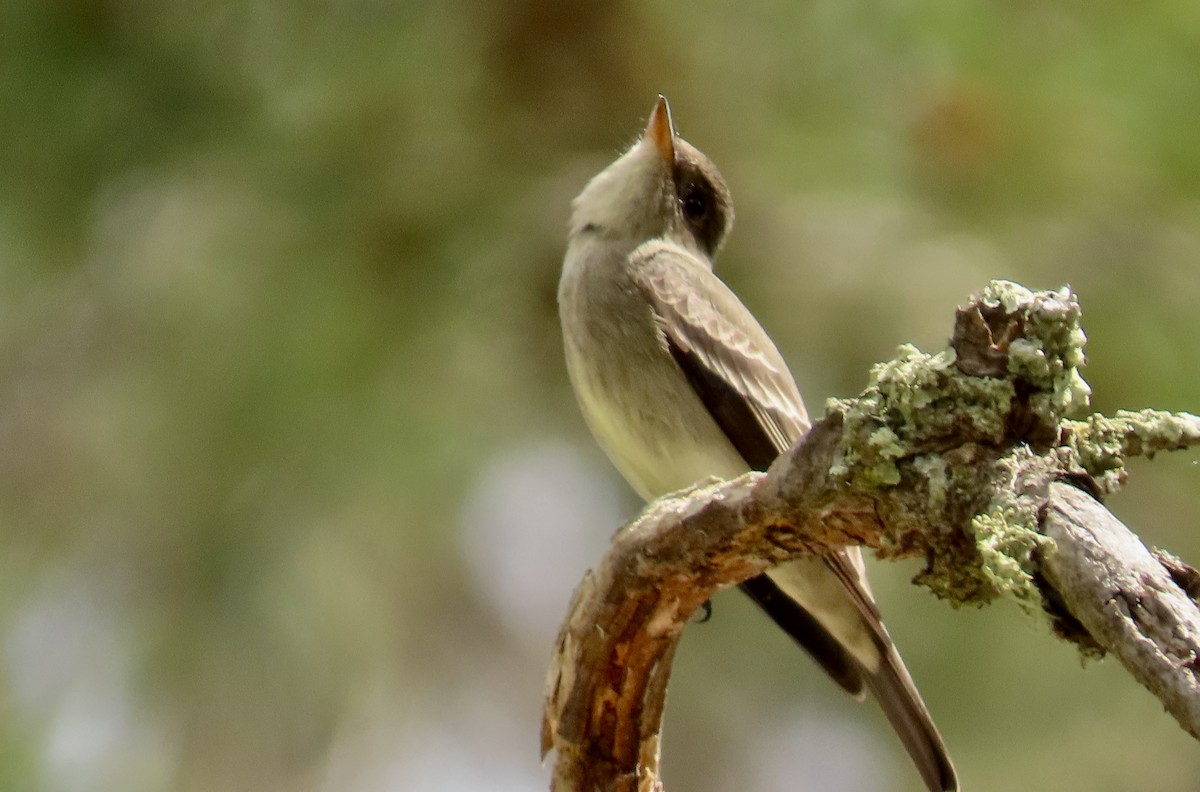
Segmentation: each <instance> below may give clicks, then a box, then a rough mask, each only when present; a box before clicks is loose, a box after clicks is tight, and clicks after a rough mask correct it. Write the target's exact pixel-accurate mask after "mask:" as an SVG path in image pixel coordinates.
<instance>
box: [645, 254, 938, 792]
mask: <svg viewBox="0 0 1200 792" xmlns="http://www.w3.org/2000/svg"><path fill="white" fill-rule="evenodd" d="M629 264H630V271H631V273H632V277H633V281H634V284H635V286H636V287H637V288H638V289H639V290H640V291H641V292H642V294H643V296H644V297H645V298H646V300H647V301H648V302H649V304H650V306H651V308H652V310H653V311H654V314H655V317H656V319H657V322H658V326H659V330H660V332H661V334H662V342H663V344H664V345H665V346H666V348H667V350H668V351H669V352H670V354H671V356H672V357H673V358H674V360H675V362H676V363H677V364H678V365H679V368H680V370H681V371H682V372H683V374H684V376H685V377H686V378H687V380H688V382H689V383H690V384H691V386H692V388H693V390H694V391H695V392H696V394H697V395H698V396H699V397H700V400H701V401H702V402H703V404H704V405H705V407H706V408H707V409H708V412H709V413H710V414H711V415H712V417H713V420H715V421H716V422H717V424H718V426H720V427H721V430H722V431H723V432H724V433H725V435H726V437H728V438H729V440H730V442H731V443H732V444H733V446H734V447H735V448H736V449H737V450H738V452H739V453H740V454H741V456H742V457H743V458H744V459H745V460H746V464H747V467H748V468H751V469H754V470H766V469H767V467H769V466H770V464H771V463H772V462H773V461H774V460H775V458H776V457H777V456H778V455H779V454H781V453H783V452H784V451H786V450H787V449H788V448H790V447H791V445H792V443H794V442H795V441H796V440H798V439H799V438H800V437H801V436H802V435H803V434H804V433H805V432H806V431H808V427H809V422H808V414H807V412H806V411H805V409H804V402H803V401H802V399H801V398H800V393H799V391H798V390H797V388H796V383H795V381H794V380H793V379H792V376H791V373H790V372H789V371H788V369H787V365H786V364H785V363H784V361H783V358H782V356H781V355H780V354H779V351H778V350H777V349H776V348H775V344H774V343H773V342H772V341H771V339H770V337H769V336H767V334H766V331H764V330H763V329H762V327H761V326H760V325H759V323H758V321H757V320H755V319H754V317H753V315H752V314H751V313H750V312H749V310H748V309H747V308H746V307H745V306H744V305H742V302H741V300H739V299H738V298H737V296H736V295H734V294H733V292H732V291H730V290H729V288H728V287H727V286H725V284H724V283H722V282H721V280H720V279H719V278H717V277H716V276H715V275H713V273H712V271H711V269H710V268H709V267H708V266H707V264H706V263H705V262H704V261H702V260H700V259H699V258H698V257H697V256H696V255H695V254H693V253H691V252H689V251H688V250H686V249H685V248H683V247H680V246H678V245H675V244H672V243H669V242H665V241H663V240H653V241H651V242H647V243H645V244H643V245H641V246H640V247H639V248H638V249H637V250H635V251H634V252H633V253H632V254H631V258H630V261H629ZM789 567H794V568H793V569H789ZM778 572H779V574H777V575H776V577H777V579H778V580H780V581H784V580H786V579H787V578H788V577H789V574H790V576H791V579H792V580H799V579H801V578H807V579H806V580H803V581H802V585H801V586H800V587H799V588H800V589H803V590H805V591H806V593H809V594H811V595H815V597H810V598H809V599H810V601H809V602H808V604H807V605H805V604H802V603H801V602H799V601H797V598H796V597H795V596H793V595H791V594H789V592H788V591H785V590H784V589H783V587H781V586H780V585H779V584H778V583H777V582H776V580H773V579H772V576H770V575H760V576H759V577H757V578H754V579H752V580H748V581H746V582H745V583H744V584H743V585H742V588H743V590H745V591H746V592H747V593H748V594H749V595H750V596H751V598H752V599H754V600H755V602H756V603H758V605H759V606H760V607H762V608H763V610H765V611H766V612H767V614H768V615H769V616H771V618H772V619H774V620H775V622H776V623H777V624H778V625H779V626H780V627H781V628H782V629H783V630H784V631H785V632H787V633H788V634H789V635H791V636H792V637H793V638H794V639H795V640H796V642H797V643H799V644H800V645H801V646H802V647H803V648H804V649H805V650H807V651H808V652H809V653H810V654H811V655H812V656H813V658H814V659H815V660H816V661H817V662H818V663H820V664H821V666H822V667H823V668H824V669H825V670H826V672H827V673H829V675H830V676H831V677H833V679H834V680H835V681H836V682H838V684H840V685H841V686H842V687H844V688H845V689H846V690H847V691H849V692H850V693H852V694H854V695H855V696H858V697H861V695H862V691H863V686H864V684H865V685H866V686H869V687H870V688H871V689H872V691H873V692H874V693H875V695H876V697H877V698H878V699H879V701H880V704H881V705H882V706H883V709H884V712H885V713H886V714H887V716H888V719H889V720H890V721H891V722H892V724H893V725H894V726H895V728H896V730H897V732H898V733H899V735H900V737H901V740H902V741H903V742H904V744H905V747H906V748H907V749H908V751H909V753H910V754H911V755H912V756H913V759H914V760H915V762H916V764H917V766H918V768H919V769H920V770H921V774H922V775H923V776H924V778H925V781H926V783H927V785H928V786H929V787H930V789H957V779H956V777H955V773H954V769H953V766H952V765H951V764H950V760H949V758H948V756H947V753H946V750H945V746H944V745H943V744H942V741H941V737H940V735H939V734H938V732H937V729H936V727H934V725H933V722H932V719H931V718H930V716H929V713H928V711H927V710H926V709H925V705H924V702H923V701H922V700H921V697H920V694H919V693H918V692H917V690H916V687H915V685H913V682H912V679H911V678H910V677H909V675H908V671H907V670H906V669H905V667H904V663H903V661H902V660H901V659H900V656H899V654H898V653H897V652H896V649H895V647H894V646H893V644H892V640H891V638H890V636H889V635H888V633H887V629H886V628H885V627H884V625H883V620H882V618H881V617H880V614H879V610H878V608H877V607H876V605H875V600H874V598H873V597H872V596H871V593H870V589H869V588H868V586H867V583H866V576H865V573H864V569H863V565H862V558H861V554H860V553H859V551H858V549H857V548H851V549H848V550H843V551H839V552H835V553H828V554H826V555H824V556H823V557H822V558H821V559H820V562H815V561H812V560H809V561H805V560H801V561H799V562H795V563H794V564H789V565H785V567H782V568H780V570H778ZM830 574H832V576H833V578H835V579H836V583H837V584H840V586H838V585H836V584H835V585H831V581H830V579H829V575H830ZM839 588H840V591H841V593H840V594H839V593H838V589H839ZM830 589H832V590H833V595H832V597H828V596H825V595H826V594H828V592H829V590H830ZM794 590H799V589H794ZM813 599H822V600H823V602H814V601H812V600H813ZM847 600H848V602H847ZM847 604H850V605H852V607H847ZM818 617H823V618H818ZM834 622H837V624H836V625H834V624H833V623H834ZM827 625H830V626H827Z"/></svg>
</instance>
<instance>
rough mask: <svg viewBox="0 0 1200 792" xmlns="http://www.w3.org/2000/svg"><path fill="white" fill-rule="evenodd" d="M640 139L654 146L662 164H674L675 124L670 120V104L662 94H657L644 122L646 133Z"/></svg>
mask: <svg viewBox="0 0 1200 792" xmlns="http://www.w3.org/2000/svg"><path fill="white" fill-rule="evenodd" d="M642 139H643V140H645V141H646V142H648V143H650V144H652V145H653V146H654V149H655V150H656V151H657V152H658V156H659V157H660V158H662V161H663V163H664V164H666V165H667V166H671V165H674V164H675V124H674V123H672V122H671V106H670V105H669V104H667V97H665V96H663V95H662V94H659V95H658V103H657V104H656V105H654V112H653V113H651V114H650V120H649V121H648V122H646V133H645V134H644V135H643V136H642Z"/></svg>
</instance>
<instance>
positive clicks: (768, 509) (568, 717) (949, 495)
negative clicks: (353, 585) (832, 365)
mask: <svg viewBox="0 0 1200 792" xmlns="http://www.w3.org/2000/svg"><path fill="white" fill-rule="evenodd" d="M1078 320H1079V306H1078V303H1077V302H1076V301H1075V298H1074V296H1073V295H1072V294H1071V293H1070V292H1069V290H1066V289H1063V290H1061V291H1058V292H1043V293H1038V294H1034V293H1032V292H1029V291H1028V290H1025V289H1023V288H1022V287H1020V286H1017V285H1015V284H1007V283H993V284H991V285H990V286H989V287H988V288H987V289H985V290H984V291H983V292H982V293H981V294H980V295H979V296H977V297H975V298H973V300H972V301H971V302H970V303H969V304H968V305H967V306H966V307H965V308H962V309H960V310H959V312H958V315H957V320H956V327H955V332H954V340H953V348H952V349H951V350H947V351H946V352H943V353H940V354H938V355H926V354H923V353H920V352H919V351H917V350H916V349H913V348H911V347H904V348H902V349H901V351H900V354H899V356H898V357H897V358H896V359H895V360H892V361H889V362H888V363H886V364H882V365H880V366H877V367H876V368H875V369H874V370H873V371H872V381H871V384H870V386H869V387H868V389H867V390H866V391H864V392H863V393H862V394H860V395H859V396H858V397H857V398H855V399H849V400H841V401H831V402H830V404H829V405H828V408H827V412H826V416H825V417H824V418H823V419H822V420H820V421H818V422H817V423H816V424H815V425H814V426H813V428H812V430H811V431H810V432H809V433H808V434H807V435H806V436H805V437H804V438H803V439H802V440H801V442H800V443H798V444H797V445H796V446H795V447H794V448H793V449H792V450H791V451H790V452H789V453H787V454H784V455H783V456H781V457H780V459H779V460H777V461H776V463H775V464H774V465H773V466H772V468H771V470H769V471H768V472H767V473H765V474H761V473H749V474H746V475H745V476H742V477H740V478H738V479H735V480H733V481H730V482H710V483H704V484H702V485H699V486H697V487H696V488H694V489H692V490H689V491H687V492H683V493H679V494H677V495H674V496H670V497H668V498H664V499H661V500H659V501H657V502H655V503H654V504H651V505H650V506H649V507H648V508H647V511H646V512H645V513H644V514H643V515H642V516H641V517H640V518H639V519H638V520H636V521H635V522H633V523H632V524H630V525H628V526H626V527H625V528H624V529H622V530H621V531H620V532H618V534H617V535H616V537H615V538H614V541H613V544H612V546H611V548H610V550H609V552H608V553H607V555H606V556H605V558H604V559H603V560H602V562H601V563H600V565H599V566H597V567H596V569H595V570H593V571H591V572H589V573H588V575H587V576H586V577H585V578H584V580H583V582H582V583H581V585H580V587H579V589H578V590H577V591H576V593H575V597H574V600H573V602H572V604H571V609H570V614H569V616H568V618H567V621H566V622H565V623H564V625H563V627H562V630H561V632H560V634H559V639H558V643H557V647H556V651H555V656H554V659H553V662H552V664H551V667H550V670H549V673H548V677H547V687H546V707H545V717H544V720H543V727H542V752H543V756H545V755H546V754H548V753H549V752H550V751H551V750H553V751H554V752H555V753H556V760H555V767H554V776H553V778H554V780H553V788H554V789H555V790H558V791H559V792H568V790H570V791H571V792H574V791H575V790H631V791H632V790H645V791H646V792H649V791H651V790H659V789H661V782H660V781H659V772H658V758H659V734H660V728H661V719H662V712H663V706H664V702H665V695H666V689H667V681H668V678H669V675H670V666H671V660H672V658H673V655H674V651H675V648H676V646H677V644H678V640H679V637H680V635H681V634H682V631H683V629H684V626H685V625H686V623H687V621H688V619H689V617H690V615H691V614H692V613H693V612H694V611H695V610H696V608H698V607H699V606H700V605H701V604H702V603H703V602H704V601H705V600H707V599H708V598H709V597H710V596H711V595H712V594H713V593H714V592H715V591H716V590H718V589H720V588H724V587H727V586H731V585H735V584H737V583H739V582H741V581H743V580H745V579H747V578H750V577H752V576H754V575H757V574H760V573H762V572H763V571H765V570H767V569H769V568H770V567H771V566H774V565H776V564H779V563H782V562H784V561H787V560H789V559H791V558H795V557H798V556H800V555H804V554H807V553H812V552H814V551H816V550H820V549H829V548H836V547H842V546H845V545H850V544H854V545H862V546H865V547H870V548H873V549H875V550H876V552H877V554H878V555H879V556H881V557H888V558H896V557H906V556H923V557H924V558H925V560H926V567H925V569H924V571H923V572H922V573H921V574H920V575H918V576H917V579H916V582H918V583H920V584H921V585H924V586H926V587H928V588H930V589H931V590H932V591H934V592H935V593H936V594H938V595H939V596H941V597H944V598H947V599H950V600H952V601H954V602H958V603H964V602H987V601H990V600H992V599H995V598H998V597H1009V598H1012V599H1015V600H1016V601H1017V602H1018V603H1020V604H1022V605H1023V606H1024V607H1025V609H1026V610H1027V611H1028V612H1029V613H1030V614H1033V615H1035V616H1037V617H1039V618H1044V619H1045V621H1046V622H1047V624H1048V625H1049V626H1051V627H1052V628H1053V629H1054V631H1055V632H1056V634H1058V635H1059V636H1060V637H1063V638H1066V639H1068V640H1072V641H1074V642H1075V643H1076V644H1077V645H1078V646H1079V647H1080V650H1081V651H1083V652H1085V653H1087V654H1093V655H1094V654H1097V653H1102V652H1105V651H1112V652H1114V653H1115V654H1117V656H1118V657H1119V658H1121V660H1122V662H1123V663H1124V664H1125V665H1126V667H1127V668H1129V669H1130V671H1131V673H1133V675H1134V676H1135V678H1137V679H1138V681H1139V682H1141V683H1142V684H1143V685H1145V686H1146V687H1147V688H1148V689H1149V690H1150V691H1151V692H1152V693H1154V694H1155V695H1156V696H1158V697H1159V698H1160V699H1161V700H1162V701H1163V703H1164V705H1165V706H1166V707H1167V709H1168V710H1169V711H1170V712H1171V713H1172V714H1173V715H1174V716H1175V717H1176V718H1177V719H1178V720H1179V722H1180V723H1181V725H1183V727H1184V728H1185V729H1186V730H1188V732H1189V733H1191V734H1192V735H1193V736H1198V737H1200V686H1198V684H1197V665H1198V662H1197V658H1198V657H1200V643H1198V636H1200V612H1198V610H1197V607H1196V603H1195V601H1194V600H1192V599H1190V598H1189V597H1188V595H1187V593H1186V592H1184V591H1183V590H1182V589H1181V588H1180V587H1179V585H1178V583H1177V582H1176V581H1177V580H1181V579H1186V578H1187V575H1188V572H1189V571H1190V573H1191V574H1192V575H1195V572H1194V570H1190V568H1189V567H1187V566H1186V564H1182V562H1178V563H1176V564H1175V568H1169V567H1168V566H1164V563H1160V562H1159V561H1158V560H1156V559H1155V557H1154V556H1152V555H1151V554H1150V553H1149V551H1147V550H1146V548H1145V547H1144V546H1142V545H1141V542H1140V541H1138V540H1137V538H1136V537H1134V536H1133V535H1132V534H1131V533H1129V532H1128V531H1127V529H1124V527H1123V526H1120V523H1119V522H1117V521H1116V519H1115V518H1113V517H1112V516H1111V515H1110V514H1109V513H1108V512H1107V511H1106V510H1105V509H1104V508H1103V506H1102V505H1100V503H1099V502H1098V501H1097V500H1096V499H1095V498H1092V497H1091V496H1090V495H1087V494H1086V493H1083V492H1082V491H1080V490H1078V489H1076V488H1075V487H1072V486H1069V485H1067V484H1065V483H1062V482H1064V481H1071V482H1074V483H1076V484H1080V485H1082V486H1084V487H1085V488H1086V489H1088V490H1090V491H1092V492H1094V493H1095V495H1097V496H1102V495H1103V494H1104V493H1105V492H1107V491H1109V490H1111V489H1112V488H1114V487H1115V486H1117V485H1119V484H1120V483H1121V482H1122V481H1123V480H1124V466H1123V460H1124V457H1125V456H1126V455H1130V454H1136V453H1152V452H1153V451H1156V450H1164V449H1168V448H1184V447H1188V446H1191V445H1195V444H1198V443H1200V419H1197V418H1196V417H1195V416H1191V415H1187V414H1178V415H1172V414H1168V413H1153V412H1144V413H1126V414H1119V415H1118V416H1116V417H1115V418H1111V419H1100V418H1097V417H1093V419H1090V420H1089V421H1086V422H1074V421H1067V420H1065V415H1066V414H1067V413H1068V411H1071V410H1078V409H1079V408H1081V407H1083V406H1086V403H1087V398H1088V394H1089V390H1088V387H1087V385H1086V383H1084V381H1083V379H1082V378H1081V377H1080V376H1079V372H1078V369H1079V367H1080V366H1081V365H1082V363H1083V353H1082V345H1083V333H1082V331H1081V330H1080V328H1079V323H1078ZM1118 528H1119V529H1120V530H1118ZM1127 559H1128V560H1127ZM1175 562H1177V559H1176V560H1175ZM1180 567H1182V569H1181V568H1180Z"/></svg>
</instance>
